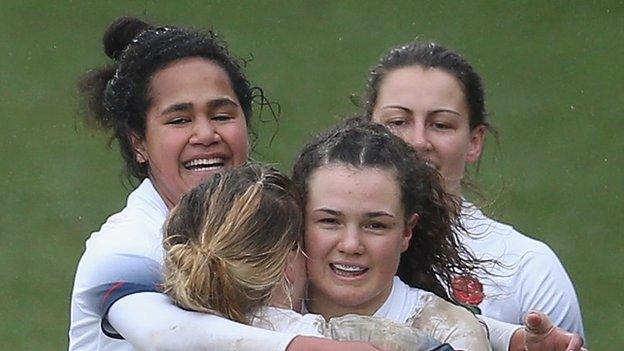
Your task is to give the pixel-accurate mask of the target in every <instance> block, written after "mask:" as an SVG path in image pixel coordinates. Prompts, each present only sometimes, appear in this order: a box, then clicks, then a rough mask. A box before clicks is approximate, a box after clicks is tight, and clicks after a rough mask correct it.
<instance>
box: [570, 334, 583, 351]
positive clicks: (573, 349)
mask: <svg viewBox="0 0 624 351" xmlns="http://www.w3.org/2000/svg"><path fill="white" fill-rule="evenodd" d="M566 334H567V335H568V336H569V337H570V342H568V346H567V348H566V351H583V350H585V351H587V349H586V348H584V347H583V344H584V341H583V338H581V336H580V335H578V334H572V333H566Z"/></svg>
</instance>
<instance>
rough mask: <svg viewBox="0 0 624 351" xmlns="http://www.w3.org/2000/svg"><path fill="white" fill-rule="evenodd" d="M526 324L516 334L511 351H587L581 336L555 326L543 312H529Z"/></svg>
mask: <svg viewBox="0 0 624 351" xmlns="http://www.w3.org/2000/svg"><path fill="white" fill-rule="evenodd" d="M524 323H525V327H524V328H523V329H519V330H518V331H517V332H516V333H515V334H514V336H513V338H512V341H511V345H510V347H509V351H587V349H585V348H583V338H582V337H581V336H580V335H578V334H574V333H569V332H566V331H565V330H563V329H561V328H558V327H555V326H553V324H552V322H551V321H550V319H549V318H548V316H546V315H545V314H544V313H542V312H539V311H531V312H529V314H528V315H527V316H526V317H525V319H524Z"/></svg>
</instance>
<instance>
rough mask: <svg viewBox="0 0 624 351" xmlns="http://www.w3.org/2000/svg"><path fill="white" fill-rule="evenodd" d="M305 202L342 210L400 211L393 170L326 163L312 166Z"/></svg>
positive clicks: (314, 205) (397, 185)
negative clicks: (320, 165)
mask: <svg viewBox="0 0 624 351" xmlns="http://www.w3.org/2000/svg"><path fill="white" fill-rule="evenodd" d="M307 204H308V205H309V206H311V207H317V206H319V207H322V206H329V207H336V208H337V209H344V210H354V209H357V210H361V211H379V210H385V211H388V212H401V211H400V210H401V209H402V204H401V192H400V186H399V183H398V179H397V176H396V172H395V171H393V170H389V169H380V168H372V167H365V168H355V167H352V166H346V165H340V164H330V165H326V166H323V167H320V168H318V169H317V170H315V171H314V172H313V173H312V175H311V176H310V180H309V182H308V199H307Z"/></svg>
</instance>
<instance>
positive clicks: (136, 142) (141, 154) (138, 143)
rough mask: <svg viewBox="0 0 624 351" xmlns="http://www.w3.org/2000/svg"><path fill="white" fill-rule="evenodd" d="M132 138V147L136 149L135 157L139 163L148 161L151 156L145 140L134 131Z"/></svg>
mask: <svg viewBox="0 0 624 351" xmlns="http://www.w3.org/2000/svg"><path fill="white" fill-rule="evenodd" d="M130 140H131V141H132V148H133V149H134V158H135V159H136V161H137V162H138V163H146V162H147V161H148V160H149V158H148V154H147V149H146V147H145V140H144V139H143V138H139V136H137V135H136V134H134V133H132V135H130Z"/></svg>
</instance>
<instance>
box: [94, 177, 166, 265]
mask: <svg viewBox="0 0 624 351" xmlns="http://www.w3.org/2000/svg"><path fill="white" fill-rule="evenodd" d="M167 213H168V209H167V207H166V206H165V204H164V202H163V201H162V199H161V198H160V196H159V195H158V193H157V192H156V190H155V189H154V187H153V186H152V185H151V182H149V180H147V179H146V180H144V181H143V183H141V185H140V186H139V187H138V188H136V189H135V190H134V191H133V192H132V193H130V195H129V196H128V200H127V203H126V207H125V208H123V209H122V210H121V211H119V212H118V213H115V214H113V215H111V216H110V217H108V219H107V220H106V222H105V223H104V224H103V225H102V227H101V228H100V230H98V231H96V232H94V233H92V234H91V236H90V238H89V239H88V240H87V243H86V246H87V247H86V251H85V254H87V253H90V251H91V249H92V248H93V249H94V250H93V251H96V252H97V253H105V252H107V251H113V252H115V251H117V250H121V251H128V252H136V251H137V250H138V251H139V252H140V251H142V250H145V249H147V250H150V251H151V250H153V249H154V245H157V246H160V241H161V240H162V226H163V223H164V222H165V219H166V217H167Z"/></svg>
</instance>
